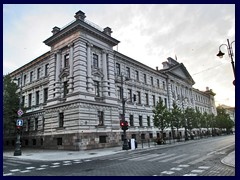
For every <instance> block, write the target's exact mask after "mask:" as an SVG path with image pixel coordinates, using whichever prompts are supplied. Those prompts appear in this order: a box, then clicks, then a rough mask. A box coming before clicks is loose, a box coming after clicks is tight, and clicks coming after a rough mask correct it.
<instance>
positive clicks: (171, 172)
mask: <svg viewBox="0 0 240 180" xmlns="http://www.w3.org/2000/svg"><path fill="white" fill-rule="evenodd" d="M161 173H162V174H173V173H175V172H174V171H163V172H161Z"/></svg>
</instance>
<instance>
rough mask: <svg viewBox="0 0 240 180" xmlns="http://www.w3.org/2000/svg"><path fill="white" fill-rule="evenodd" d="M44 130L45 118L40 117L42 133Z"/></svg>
mask: <svg viewBox="0 0 240 180" xmlns="http://www.w3.org/2000/svg"><path fill="white" fill-rule="evenodd" d="M44 128H45V117H42V130H43V131H44Z"/></svg>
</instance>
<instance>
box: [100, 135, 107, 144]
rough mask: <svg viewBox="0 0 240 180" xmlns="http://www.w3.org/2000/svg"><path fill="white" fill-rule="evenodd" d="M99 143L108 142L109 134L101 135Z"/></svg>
mask: <svg viewBox="0 0 240 180" xmlns="http://www.w3.org/2000/svg"><path fill="white" fill-rule="evenodd" d="M99 143H107V136H99Z"/></svg>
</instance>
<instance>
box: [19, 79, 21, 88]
mask: <svg viewBox="0 0 240 180" xmlns="http://www.w3.org/2000/svg"><path fill="white" fill-rule="evenodd" d="M20 83H21V79H20V78H18V86H19V87H20V86H21V84H20Z"/></svg>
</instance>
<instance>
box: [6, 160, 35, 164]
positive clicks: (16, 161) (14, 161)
mask: <svg viewBox="0 0 240 180" xmlns="http://www.w3.org/2000/svg"><path fill="white" fill-rule="evenodd" d="M7 161H8V162H13V163H17V164H25V165H28V164H31V163H29V162H22V161H19V160H14V159H9V160H7Z"/></svg>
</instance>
